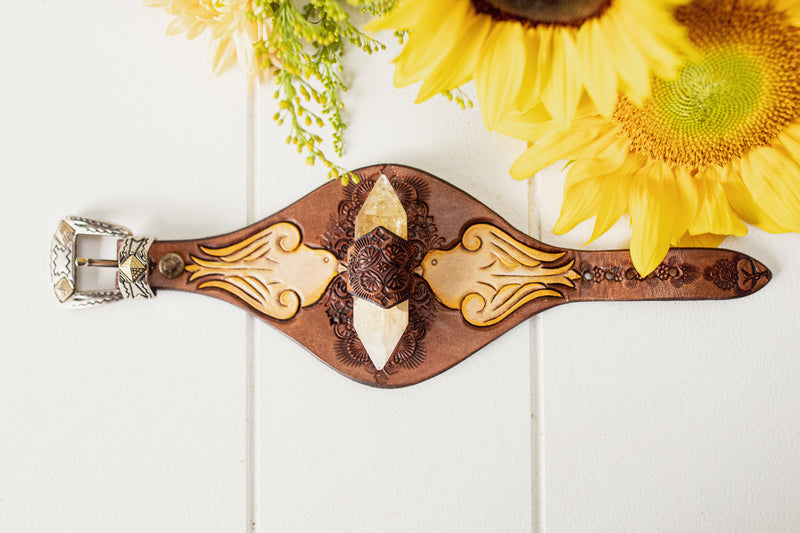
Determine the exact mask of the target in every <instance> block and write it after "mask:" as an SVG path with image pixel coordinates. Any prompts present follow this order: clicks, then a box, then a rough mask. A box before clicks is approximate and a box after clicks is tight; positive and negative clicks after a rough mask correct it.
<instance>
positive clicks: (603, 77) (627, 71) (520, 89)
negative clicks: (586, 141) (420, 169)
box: [367, 0, 689, 129]
mask: <svg viewBox="0 0 800 533" xmlns="http://www.w3.org/2000/svg"><path fill="white" fill-rule="evenodd" d="M687 1H688V0H549V1H542V0H400V5H399V6H398V8H397V9H395V10H394V11H392V12H391V13H390V14H389V15H388V16H386V17H384V18H382V19H380V20H377V21H373V22H371V23H370V24H369V25H368V26H367V28H368V29H370V30H379V29H389V28H393V29H398V30H406V29H407V30H409V37H408V42H407V43H406V45H405V47H404V48H403V51H402V53H401V54H400V55H399V56H398V57H397V59H396V60H395V63H396V67H395V74H394V83H395V85H396V86H398V87H405V86H407V85H410V84H412V83H415V82H418V81H422V82H423V83H422V86H421V88H420V90H419V96H418V98H417V101H418V102H421V101H424V100H427V99H428V98H430V97H431V96H433V95H436V94H438V93H441V92H443V91H447V90H450V89H453V88H456V87H459V86H461V85H463V84H464V83H466V82H467V81H469V80H470V79H472V78H475V87H476V90H477V95H478V101H479V103H480V108H481V113H482V115H483V120H484V123H485V124H486V127H487V128H489V129H494V128H495V126H496V125H497V124H498V122H499V121H500V119H501V118H502V117H503V115H504V114H505V113H506V111H508V110H510V109H518V110H525V109H528V108H529V107H531V106H532V105H534V104H536V103H537V102H539V101H541V103H542V104H543V106H544V109H545V110H546V111H547V113H548V114H549V116H551V117H552V118H553V120H554V121H555V123H556V124H558V125H559V126H560V127H562V128H566V127H567V125H568V124H569V122H570V120H571V119H572V117H573V116H574V114H575V110H576V107H577V105H578V102H579V100H580V99H581V95H582V93H583V92H584V90H585V91H586V93H588V95H589V97H590V98H591V100H592V101H593V102H594V104H595V105H596V107H597V109H598V110H599V111H600V113H601V114H603V115H605V116H610V115H611V113H612V111H613V110H614V105H615V103H616V101H617V94H618V92H619V93H622V94H624V95H625V96H627V97H628V98H629V99H630V100H632V101H633V102H638V103H641V102H642V101H643V100H644V98H645V97H646V96H647V94H648V91H649V84H650V76H651V74H653V73H655V74H658V75H660V76H662V77H665V78H669V77H671V76H672V75H674V73H675V70H676V69H677V67H678V66H679V65H680V62H681V53H682V52H686V51H687V50H688V48H689V47H688V43H687V40H686V38H685V37H686V36H685V31H684V29H683V27H681V26H680V25H679V24H678V23H677V22H676V21H675V20H674V19H673V11H674V8H675V6H678V5H682V4H685V3H686V2H687Z"/></svg>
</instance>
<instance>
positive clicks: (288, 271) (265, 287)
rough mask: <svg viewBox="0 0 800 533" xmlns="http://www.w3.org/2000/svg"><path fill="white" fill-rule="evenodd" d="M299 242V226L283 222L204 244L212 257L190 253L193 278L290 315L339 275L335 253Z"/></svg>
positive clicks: (265, 308) (259, 306)
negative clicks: (219, 244) (229, 241)
mask: <svg viewBox="0 0 800 533" xmlns="http://www.w3.org/2000/svg"><path fill="white" fill-rule="evenodd" d="M301 240H302V239H301V236H300V230H299V229H298V228H297V226H295V225H294V224H290V223H288V222H279V223H277V224H273V225H272V226H270V227H268V228H266V229H264V230H262V231H259V232H258V233H256V234H254V235H252V236H251V237H249V238H247V239H244V240H242V241H239V242H237V243H235V244H233V245H231V246H227V247H225V248H218V249H215V248H208V247H201V250H202V251H203V252H204V253H205V254H207V255H209V256H210V257H211V259H202V258H199V257H195V256H191V260H192V261H193V262H194V264H191V265H188V266H187V267H186V270H187V271H188V272H190V273H191V275H190V276H189V281H194V280H196V279H198V278H203V277H213V279H210V280H208V281H204V282H203V283H201V284H200V285H199V287H198V288H200V289H208V288H216V289H221V290H224V291H227V292H229V293H231V294H233V295H234V296H236V297H237V298H239V299H241V300H242V301H243V302H245V303H246V304H248V305H249V306H251V307H252V308H253V309H255V310H257V311H260V312H261V313H263V314H265V315H267V316H269V317H272V318H277V319H279V320H286V319H289V318H292V317H293V316H294V315H295V314H296V313H297V311H298V310H299V309H300V307H306V306H309V305H311V304H313V303H314V302H316V301H317V300H319V299H320V298H321V297H322V295H323V293H324V292H325V289H326V288H327V287H328V284H329V283H330V281H331V280H332V279H333V278H334V277H335V276H336V275H337V273H338V261H337V260H336V257H335V256H334V255H333V254H332V253H330V252H328V251H327V250H319V249H315V248H309V247H308V246H306V245H305V244H302V242H301Z"/></svg>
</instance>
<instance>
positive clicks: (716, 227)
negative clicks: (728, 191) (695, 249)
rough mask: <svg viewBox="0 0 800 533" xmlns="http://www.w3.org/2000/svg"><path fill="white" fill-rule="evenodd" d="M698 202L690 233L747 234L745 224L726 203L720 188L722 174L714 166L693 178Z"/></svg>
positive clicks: (723, 192) (690, 225)
mask: <svg viewBox="0 0 800 533" xmlns="http://www.w3.org/2000/svg"><path fill="white" fill-rule="evenodd" d="M695 185H696V187H697V190H698V192H699V199H700V204H699V206H698V209H697V214H696V215H695V217H694V219H693V220H692V222H691V224H689V228H688V232H689V234H690V235H703V234H706V233H711V234H717V235H736V236H739V237H741V236H742V235H746V234H747V226H745V225H744V224H743V223H742V221H741V220H739V217H738V216H737V215H736V213H735V212H734V211H733V209H732V208H731V206H730V204H729V203H728V199H727V197H726V196H725V191H724V190H723V188H722V176H721V175H720V171H719V170H718V169H717V168H715V167H707V168H705V169H704V170H703V171H702V172H700V173H699V174H698V175H697V177H696V178H695Z"/></svg>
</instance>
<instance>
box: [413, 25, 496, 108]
mask: <svg viewBox="0 0 800 533" xmlns="http://www.w3.org/2000/svg"><path fill="white" fill-rule="evenodd" d="M490 29H491V22H490V19H489V18H488V17H475V19H473V21H472V23H471V24H470V26H469V29H468V30H467V31H465V32H464V34H463V35H462V36H461V38H460V40H459V41H458V43H456V45H455V46H454V47H453V49H452V50H451V51H450V53H449V54H448V55H447V57H446V58H445V59H444V61H442V65H447V68H438V69H436V70H434V71H432V72H431V73H430V75H429V76H428V77H427V78H425V80H424V81H423V82H422V87H420V89H419V94H418V95H417V100H416V102H417V103H419V102H424V101H425V100H427V99H429V98H430V97H432V96H435V95H437V94H439V93H441V92H442V91H448V90H450V89H453V88H455V87H460V86H461V85H463V84H465V83H466V82H468V81H469V80H470V79H472V76H473V73H474V72H475V68H476V66H477V64H478V60H479V59H480V54H481V48H482V46H483V43H484V41H485V40H486V37H487V35H488V34H489V30H490Z"/></svg>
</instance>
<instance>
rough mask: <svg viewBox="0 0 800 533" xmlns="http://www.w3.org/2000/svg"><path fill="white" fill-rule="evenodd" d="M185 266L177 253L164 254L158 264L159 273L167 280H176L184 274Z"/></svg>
mask: <svg viewBox="0 0 800 533" xmlns="http://www.w3.org/2000/svg"><path fill="white" fill-rule="evenodd" d="M185 266H186V265H185V264H184V262H183V258H182V257H181V256H180V255H178V254H176V253H175V252H170V253H168V254H164V256H163V257H162V258H161V260H160V261H159V262H158V271H159V272H161V274H162V275H163V276H164V277H165V278H167V279H175V278H177V277H178V276H180V275H181V274H183V269H184V267H185Z"/></svg>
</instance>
